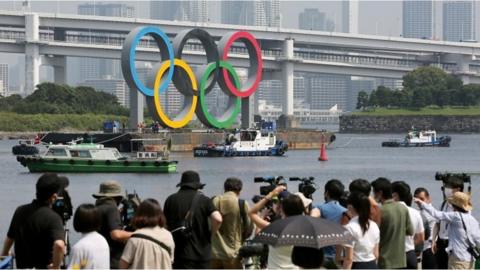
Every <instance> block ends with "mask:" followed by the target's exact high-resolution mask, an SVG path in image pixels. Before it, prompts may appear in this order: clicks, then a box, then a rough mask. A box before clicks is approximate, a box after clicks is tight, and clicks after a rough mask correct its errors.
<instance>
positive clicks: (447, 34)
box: [443, 1, 475, 41]
mask: <svg viewBox="0 0 480 270" xmlns="http://www.w3.org/2000/svg"><path fill="white" fill-rule="evenodd" d="M443 39H444V40H448V41H466V40H474V39H475V2H474V1H448V2H444V3H443Z"/></svg>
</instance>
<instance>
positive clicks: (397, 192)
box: [392, 181, 412, 206]
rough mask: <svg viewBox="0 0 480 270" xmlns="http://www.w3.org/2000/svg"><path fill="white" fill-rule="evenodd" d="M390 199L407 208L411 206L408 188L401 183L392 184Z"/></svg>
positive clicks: (410, 194) (410, 195) (405, 184)
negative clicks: (401, 203) (399, 202)
mask: <svg viewBox="0 0 480 270" xmlns="http://www.w3.org/2000/svg"><path fill="white" fill-rule="evenodd" d="M392 197H393V199H394V200H395V201H401V202H404V203H405V204H406V205H408V206H411V205H412V193H411V192H410V186H409V185H408V184H407V183H405V182H403V181H395V182H393V183H392Z"/></svg>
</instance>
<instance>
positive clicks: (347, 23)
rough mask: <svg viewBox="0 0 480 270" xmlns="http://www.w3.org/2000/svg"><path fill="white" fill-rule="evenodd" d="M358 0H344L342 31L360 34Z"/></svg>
mask: <svg viewBox="0 0 480 270" xmlns="http://www.w3.org/2000/svg"><path fill="white" fill-rule="evenodd" d="M358 13H359V10H358V0H342V32H343V33H350V34H358V23H359V20H358Z"/></svg>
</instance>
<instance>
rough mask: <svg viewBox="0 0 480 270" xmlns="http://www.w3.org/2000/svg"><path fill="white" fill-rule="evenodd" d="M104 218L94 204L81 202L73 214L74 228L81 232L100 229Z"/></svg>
mask: <svg viewBox="0 0 480 270" xmlns="http://www.w3.org/2000/svg"><path fill="white" fill-rule="evenodd" d="M101 222H102V218H101V216H100V213H99V212H98V210H97V208H95V206H94V205H93V204H81V205H80V206H78V207H77V210H75V215H74V216H73V228H74V229H75V231H77V232H79V233H89V232H94V231H97V230H98V229H100V225H101Z"/></svg>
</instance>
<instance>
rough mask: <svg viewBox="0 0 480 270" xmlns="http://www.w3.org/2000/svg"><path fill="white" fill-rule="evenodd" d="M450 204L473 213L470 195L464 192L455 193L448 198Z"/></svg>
mask: <svg viewBox="0 0 480 270" xmlns="http://www.w3.org/2000/svg"><path fill="white" fill-rule="evenodd" d="M448 202H449V203H450V204H451V205H455V206H457V207H459V208H462V209H463V210H465V211H472V209H473V206H472V203H471V202H470V195H468V194H467V193H464V192H459V191H458V192H455V193H453V195H452V196H451V197H449V198H448Z"/></svg>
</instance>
